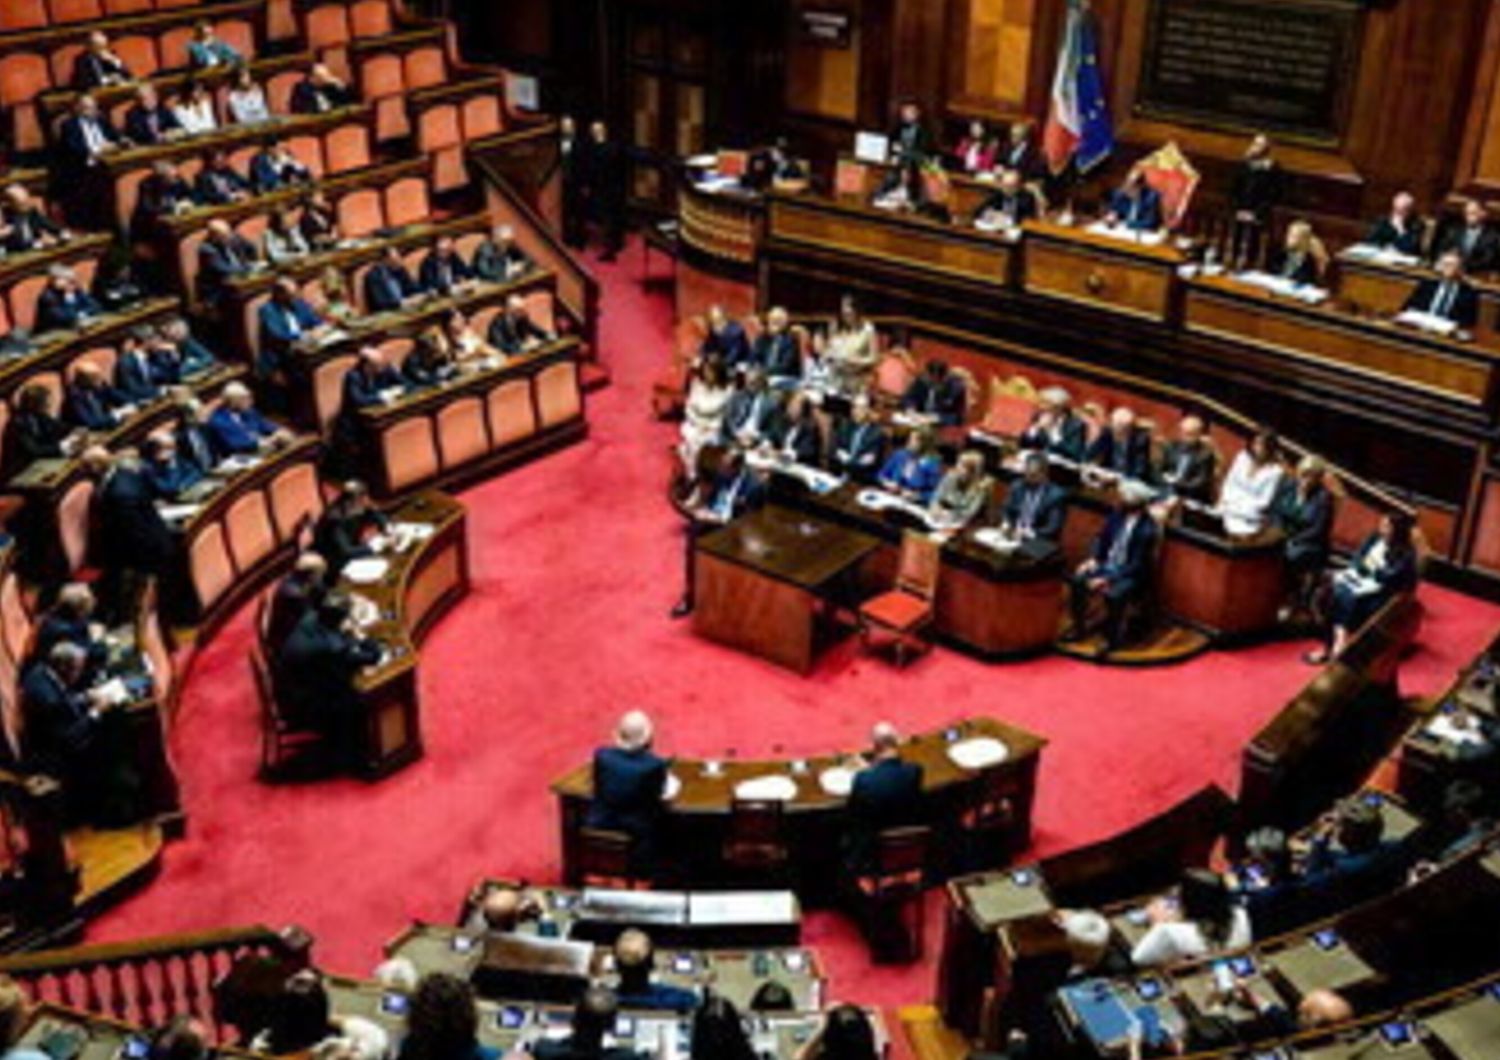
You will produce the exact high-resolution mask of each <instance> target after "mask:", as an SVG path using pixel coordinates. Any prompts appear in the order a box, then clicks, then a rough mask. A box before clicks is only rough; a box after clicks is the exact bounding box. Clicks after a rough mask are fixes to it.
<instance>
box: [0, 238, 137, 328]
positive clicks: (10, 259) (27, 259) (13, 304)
mask: <svg viewBox="0 0 1500 1060" xmlns="http://www.w3.org/2000/svg"><path fill="white" fill-rule="evenodd" d="M110 243H111V239H110V237H109V235H108V234H107V233H104V232H82V233H74V234H73V235H72V237H71V238H70V239H68V241H67V242H65V243H58V244H57V245H55V246H51V247H46V248H43V249H38V250H28V251H25V252H23V253H20V254H6V255H5V256H4V257H0V334H4V333H6V332H9V331H10V330H11V329H12V328H25V329H26V330H27V331H30V330H32V328H34V327H35V326H36V303H37V298H38V297H39V296H40V295H41V293H42V291H43V290H45V289H46V287H47V284H48V283H50V282H51V277H49V276H48V275H47V270H48V269H50V268H52V267H53V266H54V265H67V266H69V267H71V268H72V269H73V271H74V272H76V273H77V274H78V284H79V286H80V287H82V288H83V289H84V290H88V289H89V287H90V286H92V284H93V282H94V272H95V269H96V268H97V267H98V264H99V259H100V258H102V257H103V256H104V252H105V251H106V250H108V249H109V246H110Z"/></svg>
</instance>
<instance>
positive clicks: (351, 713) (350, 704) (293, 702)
mask: <svg viewBox="0 0 1500 1060" xmlns="http://www.w3.org/2000/svg"><path fill="white" fill-rule="evenodd" d="M351 611H352V604H351V601H350V599H349V597H348V596H347V595H346V594H344V593H342V592H330V593H327V594H326V595H324V597H323V598H322V600H320V601H319V602H318V604H317V606H316V607H314V608H312V609H310V610H309V611H308V612H307V614H305V615H303V616H302V618H301V619H300V620H299V621H298V622H297V624H296V625H295V626H293V627H292V632H291V633H290V634H288V635H287V638H286V641H285V643H283V644H282V645H281V649H280V651H278V652H277V654H276V655H275V658H274V660H273V663H272V674H273V676H274V681H275V685H276V702H277V703H278V704H279V705H280V707H281V709H282V711H283V712H285V713H286V714H287V716H288V717H289V718H292V719H295V720H296V721H297V722H299V723H302V724H307V725H310V726H312V727H314V728H316V729H318V730H320V731H321V732H322V733H323V734H324V737H325V738H326V739H327V740H328V742H329V745H330V747H331V748H332V750H333V756H334V761H335V762H337V763H340V764H343V765H357V764H358V756H359V748H360V742H361V741H360V738H359V735H360V734H359V731H358V726H357V724H356V721H357V719H358V715H359V697H358V696H356V695H355V692H354V677H355V675H356V674H358V673H359V671H360V670H362V669H363V668H364V667H366V666H373V665H374V664H375V663H377V662H379V661H380V645H379V643H377V642H376V641H373V640H370V639H369V638H367V637H364V636H361V635H360V634H359V633H357V632H355V631H354V629H353V623H352V621H351V617H350V614H351Z"/></svg>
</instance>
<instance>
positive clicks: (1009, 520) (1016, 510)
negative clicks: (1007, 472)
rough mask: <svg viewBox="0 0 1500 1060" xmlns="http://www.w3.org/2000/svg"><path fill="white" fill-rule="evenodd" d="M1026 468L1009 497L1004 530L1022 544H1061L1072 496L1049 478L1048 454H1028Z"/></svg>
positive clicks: (1003, 509) (1004, 508) (1002, 516)
mask: <svg viewBox="0 0 1500 1060" xmlns="http://www.w3.org/2000/svg"><path fill="white" fill-rule="evenodd" d="M1024 467H1025V470H1024V471H1023V472H1022V476H1021V478H1020V480H1019V481H1017V482H1014V483H1012V484H1011V487H1010V490H1009V491H1008V492H1007V493H1006V494H1005V504H1004V505H1003V506H1002V507H1001V509H1000V528H1001V529H1002V530H1004V531H1005V532H1006V533H1007V534H1009V535H1010V536H1012V537H1015V538H1018V539H1020V540H1022V541H1030V540H1031V539H1033V538H1039V539H1040V540H1042V541H1057V540H1058V539H1059V538H1060V537H1061V536H1062V529H1063V521H1064V520H1065V519H1067V517H1068V492H1067V490H1065V489H1063V488H1062V487H1061V486H1059V485H1057V483H1055V482H1052V481H1051V480H1050V479H1049V478H1048V476H1047V457H1046V454H1044V453H1039V452H1035V451H1033V452H1029V453H1027V454H1026V457H1025V464H1024Z"/></svg>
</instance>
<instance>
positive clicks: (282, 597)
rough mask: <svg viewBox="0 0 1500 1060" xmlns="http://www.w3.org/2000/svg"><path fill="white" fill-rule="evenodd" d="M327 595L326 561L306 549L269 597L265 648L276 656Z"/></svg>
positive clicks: (320, 555) (321, 556) (318, 554)
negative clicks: (299, 624) (293, 632)
mask: <svg viewBox="0 0 1500 1060" xmlns="http://www.w3.org/2000/svg"><path fill="white" fill-rule="evenodd" d="M327 593H328V561H327V560H326V559H324V558H323V555H322V553H319V552H314V551H312V550H311V549H309V550H308V551H306V552H303V553H302V554H301V555H299V556H298V557H297V560H296V562H295V563H294V564H293V565H292V570H291V573H290V574H288V575H287V576H286V577H285V578H283V579H281V582H280V583H279V584H278V585H277V586H276V591H275V592H274V593H272V594H271V603H270V610H269V612H268V613H267V615H266V625H265V630H264V634H263V635H264V637H265V647H266V649H267V650H268V651H271V652H273V653H274V652H276V651H277V650H279V649H280V647H281V646H282V645H283V644H285V643H286V639H287V637H289V636H291V633H292V630H293V629H295V628H296V626H297V623H298V622H301V621H302V618H303V616H304V615H306V614H307V613H308V612H309V611H311V610H312V609H313V608H315V607H317V606H318V604H320V603H321V602H322V601H323V597H324V596H325V595H327Z"/></svg>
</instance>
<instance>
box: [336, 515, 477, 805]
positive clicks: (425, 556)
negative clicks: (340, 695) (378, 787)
mask: <svg viewBox="0 0 1500 1060" xmlns="http://www.w3.org/2000/svg"><path fill="white" fill-rule="evenodd" d="M386 515H387V516H388V517H389V518H390V520H391V523H392V525H403V524H404V525H409V526H414V527H421V528H423V529H422V530H421V531H420V533H421V534H422V535H423V536H421V537H420V538H418V539H415V540H414V541H413V543H412V544H411V545H410V546H409V547H408V548H407V549H406V550H404V551H401V552H391V551H389V550H387V551H383V552H382V553H381V554H380V556H379V557H378V559H379V563H378V568H379V574H378V576H377V577H374V578H373V580H372V579H368V578H365V577H362V576H357V575H356V574H355V572H354V571H352V570H350V569H346V570H345V572H344V574H343V576H342V577H341V578H340V581H339V585H340V587H341V588H342V589H344V590H346V591H347V592H349V593H350V595H351V596H354V597H355V598H356V599H359V600H366V601H368V602H369V603H370V604H371V605H373V609H374V614H375V616H376V618H375V621H374V622H373V623H372V624H370V625H369V626H367V627H365V628H364V630H363V632H364V634H365V635H366V636H368V637H371V638H373V639H375V640H378V641H379V642H380V644H381V647H382V648H383V654H382V658H381V660H380V662H378V663H376V664H375V665H373V666H370V667H367V668H365V669H364V670H362V671H361V672H360V673H359V674H358V675H357V676H356V677H355V680H354V689H355V692H356V693H357V694H358V696H359V699H360V703H361V708H362V709H361V714H362V722H361V724H362V733H363V735H362V741H361V744H362V751H361V755H362V772H363V774H364V775H365V776H367V777H369V778H376V777H380V776H384V775H386V774H388V773H391V772H394V771H395V770H397V769H400V768H401V767H402V766H404V765H407V764H409V763H411V762H413V761H415V760H416V759H417V758H419V757H421V754H422V732H421V722H420V717H421V711H420V708H419V703H418V695H419V683H418V680H417V666H418V651H417V649H418V647H419V646H420V645H421V643H422V641H423V640H424V639H425V638H426V636H427V632H428V631H429V630H430V629H431V628H432V626H433V625H434V624H435V623H436V622H437V620H438V619H440V618H442V617H443V615H445V614H447V612H448V610H449V609H450V608H451V607H452V606H453V605H454V604H456V603H457V602H458V601H459V600H460V599H462V598H463V597H464V596H465V595H466V594H467V593H468V591H469V551H468V537H467V532H468V524H467V522H466V520H465V514H464V506H463V505H462V504H460V503H459V502H458V501H456V500H454V499H453V498H452V497H449V496H447V495H446V494H442V493H438V492H436V491H434V490H428V491H425V492H422V493H418V494H415V495H414V496H411V497H408V498H407V499H405V500H404V501H401V502H400V503H398V504H396V505H395V506H394V507H391V508H388V509H386Z"/></svg>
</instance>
